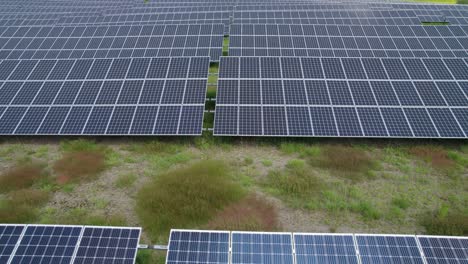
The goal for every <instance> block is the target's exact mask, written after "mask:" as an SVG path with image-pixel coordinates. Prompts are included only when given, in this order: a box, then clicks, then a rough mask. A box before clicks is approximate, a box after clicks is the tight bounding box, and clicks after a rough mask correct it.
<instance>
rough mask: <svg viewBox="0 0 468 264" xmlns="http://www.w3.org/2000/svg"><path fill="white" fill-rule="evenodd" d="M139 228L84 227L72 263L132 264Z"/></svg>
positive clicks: (138, 237)
mask: <svg viewBox="0 0 468 264" xmlns="http://www.w3.org/2000/svg"><path fill="white" fill-rule="evenodd" d="M140 234H141V228H125V227H93V226H86V227H84V230H83V234H82V235H81V237H80V242H79V246H78V247H77V250H76V255H75V257H74V261H73V263H74V264H80V263H83V264H84V263H95V264H100V263H103V264H104V263H122V264H133V263H135V258H136V254H137V248H138V242H139V240H140Z"/></svg>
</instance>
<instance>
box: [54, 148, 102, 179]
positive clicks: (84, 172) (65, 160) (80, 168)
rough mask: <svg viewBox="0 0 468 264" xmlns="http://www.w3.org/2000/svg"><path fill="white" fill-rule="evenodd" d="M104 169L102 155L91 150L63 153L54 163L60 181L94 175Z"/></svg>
mask: <svg viewBox="0 0 468 264" xmlns="http://www.w3.org/2000/svg"><path fill="white" fill-rule="evenodd" d="M104 169H105V158H104V155H103V154H102V153H100V152H91V151H78V152H71V153H65V154H64V155H63V157H62V158H61V159H59V160H57V161H56V162H55V164H54V170H55V172H56V173H57V174H58V179H59V181H60V182H61V183H66V182H68V181H78V180H81V179H85V178H89V177H94V176H96V175H97V174H99V173H100V172H102V171H103V170H104Z"/></svg>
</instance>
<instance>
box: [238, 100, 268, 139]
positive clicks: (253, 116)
mask: <svg viewBox="0 0 468 264" xmlns="http://www.w3.org/2000/svg"><path fill="white" fill-rule="evenodd" d="M262 130H263V129H262V111H261V107H260V106H241V107H239V134H240V135H262Z"/></svg>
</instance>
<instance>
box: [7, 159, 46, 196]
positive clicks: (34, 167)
mask: <svg viewBox="0 0 468 264" xmlns="http://www.w3.org/2000/svg"><path fill="white" fill-rule="evenodd" d="M42 177H44V166H43V165H41V164H26V165H18V166H15V167H13V168H11V169H9V170H8V171H6V172H5V173H3V174H2V175H1V176H0V192H9V191H14V190H19V189H23V188H28V187H30V186H32V185H33V184H34V183H35V182H36V181H37V180H39V179H40V178H42Z"/></svg>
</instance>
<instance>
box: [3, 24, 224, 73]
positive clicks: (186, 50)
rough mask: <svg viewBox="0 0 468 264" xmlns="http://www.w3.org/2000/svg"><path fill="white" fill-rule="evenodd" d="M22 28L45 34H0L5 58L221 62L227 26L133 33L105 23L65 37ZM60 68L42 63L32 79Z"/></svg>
mask: <svg viewBox="0 0 468 264" xmlns="http://www.w3.org/2000/svg"><path fill="white" fill-rule="evenodd" d="M171 27H173V29H174V30H171ZM17 28H18V27H15V28H14V30H16V29H17ZM21 28H25V29H26V30H25V31H29V30H30V29H32V28H37V29H38V30H39V32H41V33H38V34H37V35H34V34H33V35H25V34H26V33H25V32H24V33H18V31H19V30H18V31H16V33H15V34H14V35H13V36H9V35H5V34H3V35H2V34H0V48H1V49H2V51H1V52H0V59H80V58H89V59H92V58H129V57H132V58H135V57H176V56H177V57H181V56H210V58H211V60H212V61H218V60H219V56H221V54H222V45H223V37H224V26H223V25H222V24H206V25H204V24H198V25H197V24H192V25H151V26H148V25H147V26H143V25H139V26H134V27H132V30H131V31H130V30H128V29H130V27H128V26H105V25H99V26H96V27H94V33H93V34H91V33H90V34H87V33H85V32H86V31H85V29H86V27H83V26H76V25H75V26H68V27H62V28H61V29H62V30H61V31H60V32H59V34H55V31H53V30H50V31H47V30H46V29H48V28H49V29H50V27H45V26H44V27H32V26H31V27H21ZM112 31H114V33H112ZM42 32H44V33H42ZM54 64H55V61H49V60H45V61H41V62H40V64H39V65H38V67H36V68H35V69H34V71H33V72H32V74H31V75H32V76H36V77H38V76H41V75H44V74H45V72H48V68H52V67H54ZM27 66H30V67H33V66H32V65H25V67H27ZM84 69H88V68H86V67H84ZM30 70H31V69H30ZM24 72H29V70H28V71H26V70H25V71H24ZM42 77H43V78H45V77H47V76H42ZM18 78H21V76H19V77H18Z"/></svg>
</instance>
